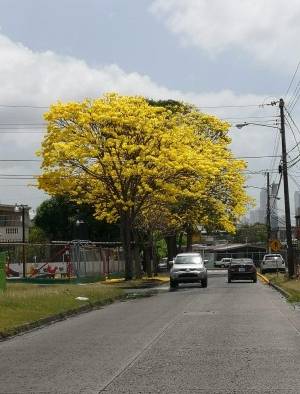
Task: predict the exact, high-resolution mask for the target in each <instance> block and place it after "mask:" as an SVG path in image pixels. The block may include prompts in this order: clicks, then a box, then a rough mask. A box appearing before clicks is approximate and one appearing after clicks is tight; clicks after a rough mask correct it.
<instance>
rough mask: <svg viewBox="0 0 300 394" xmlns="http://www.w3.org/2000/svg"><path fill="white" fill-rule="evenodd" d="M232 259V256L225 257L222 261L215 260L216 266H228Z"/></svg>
mask: <svg viewBox="0 0 300 394" xmlns="http://www.w3.org/2000/svg"><path fill="white" fill-rule="evenodd" d="M231 260H232V258H231V257H223V258H222V259H221V260H220V261H215V263H214V266H215V267H220V268H228V267H229V265H230V263H231Z"/></svg>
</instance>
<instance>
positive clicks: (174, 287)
mask: <svg viewBox="0 0 300 394" xmlns="http://www.w3.org/2000/svg"><path fill="white" fill-rule="evenodd" d="M170 287H171V289H176V288H177V287H178V282H176V280H170Z"/></svg>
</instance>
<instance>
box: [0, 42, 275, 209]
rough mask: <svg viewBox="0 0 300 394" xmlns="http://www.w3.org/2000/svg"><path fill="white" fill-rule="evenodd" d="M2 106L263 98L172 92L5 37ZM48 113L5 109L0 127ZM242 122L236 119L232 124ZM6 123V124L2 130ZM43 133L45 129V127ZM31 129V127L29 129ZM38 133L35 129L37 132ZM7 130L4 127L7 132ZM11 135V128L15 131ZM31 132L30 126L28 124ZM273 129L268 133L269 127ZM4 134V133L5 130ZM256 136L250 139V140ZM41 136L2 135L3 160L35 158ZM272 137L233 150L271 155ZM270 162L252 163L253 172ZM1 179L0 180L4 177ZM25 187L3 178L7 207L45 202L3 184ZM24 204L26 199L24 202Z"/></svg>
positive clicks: (239, 139)
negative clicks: (108, 96)
mask: <svg viewBox="0 0 300 394" xmlns="http://www.w3.org/2000/svg"><path fill="white" fill-rule="evenodd" d="M0 86H1V89H0V104H10V105H16V104H27V105H28V104H29V105H33V106H48V105H49V104H50V103H52V102H54V101H57V100H63V101H66V100H81V99H83V98H85V97H99V96H101V95H102V94H103V93H104V92H106V91H118V92H120V93H122V94H141V95H145V96H147V97H152V98H166V99H167V98H173V99H179V100H184V101H187V102H191V103H194V104H196V105H197V106H199V107H200V108H201V107H202V106H218V105H220V106H222V105H230V104H234V105H247V104H259V103H261V102H263V100H264V98H263V97H261V96H257V95H251V94H249V95H236V94H235V93H234V92H232V91H229V90H226V91H220V92H202V93H195V92H181V91H178V90H170V89H167V88H165V87H164V86H160V85H158V84H156V83H155V82H153V81H152V80H151V79H150V78H149V77H148V76H145V75H140V74H138V73H125V72H124V71H123V70H122V69H121V68H119V67H118V66H117V65H108V66H105V67H98V68H91V67H89V66H88V65H87V64H86V63H85V62H84V61H82V60H80V59H76V58H70V57H64V56H58V55H57V54H55V53H53V52H50V51H48V52H33V51H32V50H30V49H29V48H26V47H25V46H24V45H22V44H18V43H15V42H13V41H11V40H10V39H8V38H7V37H5V36H3V35H0ZM43 111H44V109H31V108H3V107H1V106H0V128H2V127H3V124H5V123H18V124H21V125H22V126H20V130H18V131H24V127H26V126H24V124H28V123H37V124H41V123H43V118H42V114H43ZM204 111H206V112H210V113H215V114H216V115H218V116H220V117H225V118H231V117H245V118H246V117H248V116H261V115H264V116H265V115H268V116H269V111H271V113H272V114H274V108H273V107H272V108H270V107H265V109H261V108H252V107H249V108H248V107H246V108H244V107H243V108H232V109H229V108H227V109H213V108H211V109H208V108H207V109H206V108H204ZM236 121H237V120H233V123H234V122H236ZM1 124H2V126H1ZM41 129H42V127H41ZM30 130H31V131H32V129H30ZM34 130H36V129H34ZM2 131H3V129H2ZM11 131H12V130H11ZM28 131H29V126H28ZM267 131H268V129H267ZM0 132H1V130H0ZM250 135H251V138H249V136H250ZM41 139H42V134H1V140H2V143H1V145H0V157H1V158H2V159H34V158H35V155H34V152H35V151H36V150H37V149H38V147H39V145H40V142H41ZM273 140H274V138H273V136H272V133H270V132H265V130H264V131H263V132H262V131H261V130H258V131H257V132H253V131H252V134H251V131H248V132H236V133H233V144H232V146H233V149H234V151H235V152H236V154H238V155H247V156H248V155H251V154H256V155H259V154H262V155H263V154H271V153H272V152H271V149H272V145H273ZM0 166H1V168H2V169H1V170H0V174H3V173H6V174H36V173H38V171H39V168H38V167H39V166H38V164H32V163H28V164H26V163H22V164H18V163H15V164H14V165H11V163H3V162H0ZM257 166H259V168H262V166H263V167H265V166H267V164H262V163H261V162H259V163H258V162H253V165H252V163H251V167H252V168H257ZM0 178H1V177H0ZM18 182H20V183H23V184H24V183H26V181H16V180H9V181H8V180H5V181H4V180H1V179H0V191H1V197H0V198H1V202H2V203H14V202H16V201H18V202H23V203H27V204H29V205H31V206H36V205H38V203H39V202H40V201H41V200H42V199H43V198H45V196H44V195H43V194H41V192H37V191H33V189H31V188H30V189H29V188H24V189H22V188H17V187H12V186H11V187H4V186H3V185H4V184H8V183H10V184H16V183H18ZM20 200H22V201H20Z"/></svg>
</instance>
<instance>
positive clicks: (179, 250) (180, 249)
mask: <svg viewBox="0 0 300 394" xmlns="http://www.w3.org/2000/svg"><path fill="white" fill-rule="evenodd" d="M183 235H184V232H183V231H180V234H179V239H178V253H181V252H182V238H183Z"/></svg>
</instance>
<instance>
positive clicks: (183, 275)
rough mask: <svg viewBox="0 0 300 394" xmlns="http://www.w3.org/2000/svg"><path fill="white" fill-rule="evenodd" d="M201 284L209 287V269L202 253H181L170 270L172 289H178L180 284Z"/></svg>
mask: <svg viewBox="0 0 300 394" xmlns="http://www.w3.org/2000/svg"><path fill="white" fill-rule="evenodd" d="M195 282H196V283H197V282H201V285H202V287H207V269H206V268H205V265H204V263H203V260H202V257H201V254H200V253H180V254H178V255H177V256H176V257H175V259H174V263H173V265H172V267H171V270H170V287H171V288H175V287H178V284H179V283H195Z"/></svg>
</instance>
